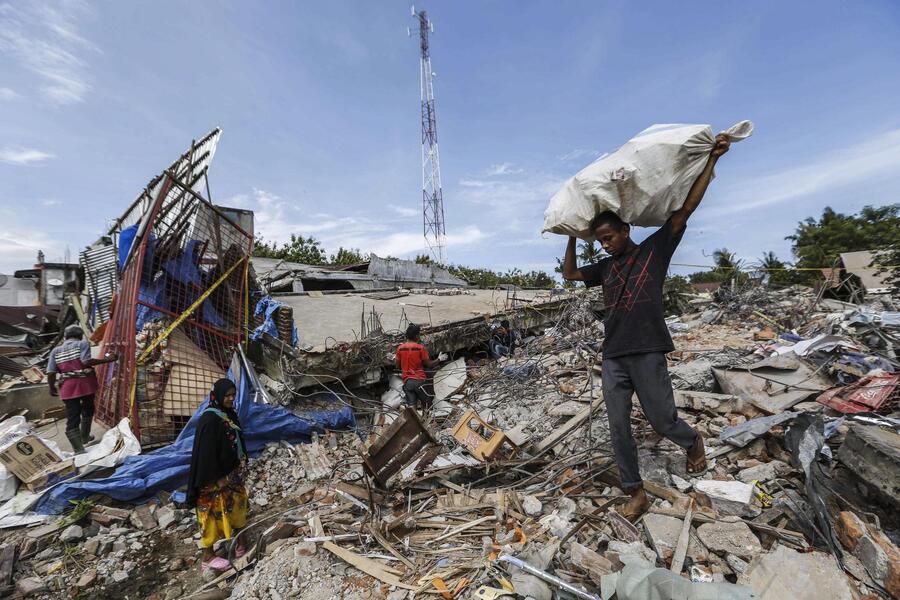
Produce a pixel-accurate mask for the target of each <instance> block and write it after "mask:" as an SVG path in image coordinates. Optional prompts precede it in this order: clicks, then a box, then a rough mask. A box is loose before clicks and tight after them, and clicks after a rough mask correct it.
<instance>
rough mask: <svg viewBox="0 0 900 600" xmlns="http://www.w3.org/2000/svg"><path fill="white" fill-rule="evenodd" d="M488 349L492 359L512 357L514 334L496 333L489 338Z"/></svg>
mask: <svg viewBox="0 0 900 600" xmlns="http://www.w3.org/2000/svg"><path fill="white" fill-rule="evenodd" d="M489 347H490V350H491V357H493V358H500V357H501V356H512V353H513V352H514V351H515V349H516V334H515V333H513V332H512V331H506V332H505V333H501V332H499V331H497V332H495V333H494V335H493V336H492V337H491V341H490V343H489Z"/></svg>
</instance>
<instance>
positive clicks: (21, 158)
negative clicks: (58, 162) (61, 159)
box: [0, 146, 53, 165]
mask: <svg viewBox="0 0 900 600" xmlns="http://www.w3.org/2000/svg"><path fill="white" fill-rule="evenodd" d="M48 158H53V155H52V154H50V153H49V152H44V151H42V150H35V149H34V148H14V147H12V146H7V147H6V148H3V149H2V150H0V162H4V163H7V164H11V165H28V164H31V163H34V162H41V161H43V160H47V159H48Z"/></svg>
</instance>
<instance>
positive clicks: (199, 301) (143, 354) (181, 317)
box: [128, 254, 250, 426]
mask: <svg viewBox="0 0 900 600" xmlns="http://www.w3.org/2000/svg"><path fill="white" fill-rule="evenodd" d="M249 258H250V255H249V254H245V255H244V256H243V257H242V258H241V260H239V261H237V262H236V263H234V264H233V265H232V266H231V268H229V269H228V270H227V271H225V272H224V273H223V274H222V276H221V277H219V278H218V279H217V280H216V282H215V283H213V284H212V286H210V288H209V289H207V290H206V291H205V292H203V293H202V294H201V295H200V297H199V298H197V299H196V300H195V301H194V302H193V304H191V305H190V306H189V307H187V309H185V311H184V312H183V313H181V314H180V315H179V316H178V318H177V319H175V320H174V321H172V323H171V324H170V325H169V326H168V327H166V329H165V330H164V331H163V332H162V333H160V334H159V336H158V337H157V338H156V339H155V340H153V342H151V343H150V345H149V346H147V348H146V349H145V350H144V351H143V352H141V354H140V356H138V357H137V359H136V360H135V361H134V367H135V372H134V374H133V376H132V378H131V394H130V395H131V398H130V400H129V405H128V422H129V424H131V425H132V426H133V425H134V423H133V422H132V420H131V416H132V415H133V414H134V404H135V400H136V397H137V369H138V367H139V366H140V365H141V364H143V362H144V360H145V359H146V358H147V356H149V355H150V353H151V352H153V351H154V350H155V349H156V347H157V346H159V344H160V343H161V342H162V341H163V340H164V339H166V338H167V337H169V336H170V335H172V332H173V331H175V329H177V328H178V326H179V325H181V324H182V323H183V322H184V320H185V319H187V318H188V317H189V316H190V315H191V313H192V312H194V311H195V310H197V307H198V306H200V305H201V304H203V302H204V301H205V300H206V299H207V298H209V295H210V294H212V293H213V291H215V289H216V288H217V287H219V286H220V285H221V284H222V282H224V281H225V280H226V279H228V276H229V275H231V274H232V273H234V270H235V269H236V268H237V267H238V265H241V264H246V261H247V260H248V259H249ZM245 273H249V269H245ZM244 279H245V283H244V284H245V285H247V283H246V279H247V278H246V276H245V278H244ZM248 300H249V298H248Z"/></svg>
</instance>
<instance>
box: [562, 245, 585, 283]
mask: <svg viewBox="0 0 900 600" xmlns="http://www.w3.org/2000/svg"><path fill="white" fill-rule="evenodd" d="M577 242H578V240H577V239H575V238H574V237H572V236H571V235H570V236H569V245H568V246H566V257H565V259H563V268H562V271H563V272H562V276H563V279H565V280H566V281H584V275H582V273H581V269H579V268H578V263H577V262H576V260H575V244H576V243H577Z"/></svg>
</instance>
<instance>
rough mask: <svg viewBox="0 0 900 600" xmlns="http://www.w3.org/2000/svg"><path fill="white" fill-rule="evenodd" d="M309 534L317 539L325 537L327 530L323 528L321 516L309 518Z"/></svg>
mask: <svg viewBox="0 0 900 600" xmlns="http://www.w3.org/2000/svg"><path fill="white" fill-rule="evenodd" d="M309 532H310V533H311V534H313V536H315V537H322V536H323V535H325V528H324V527H322V519H320V518H319V515H313V516H311V517H310V518H309Z"/></svg>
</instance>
